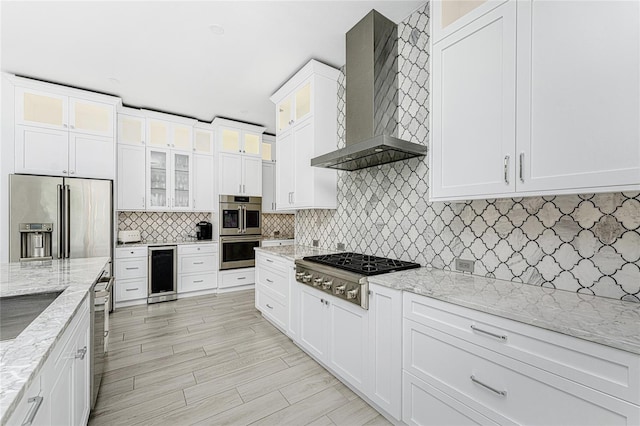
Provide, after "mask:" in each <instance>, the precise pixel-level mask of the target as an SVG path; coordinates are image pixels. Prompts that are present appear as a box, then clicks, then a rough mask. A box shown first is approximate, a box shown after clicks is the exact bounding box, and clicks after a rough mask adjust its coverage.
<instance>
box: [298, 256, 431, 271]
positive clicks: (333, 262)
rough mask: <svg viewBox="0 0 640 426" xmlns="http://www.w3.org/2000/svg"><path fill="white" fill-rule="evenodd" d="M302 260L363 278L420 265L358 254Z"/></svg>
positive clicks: (314, 257)
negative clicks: (363, 276)
mask: <svg viewBox="0 0 640 426" xmlns="http://www.w3.org/2000/svg"><path fill="white" fill-rule="evenodd" d="M304 260H307V261H309V262H315V263H321V264H323V265H328V266H333V267H334V268H338V269H343V270H345V271H350V272H355V273H357V274H362V275H365V276H372V275H379V274H386V273H388V272H397V271H403V270H405V269H412V268H419V267H420V264H418V263H413V262H405V261H403V260H395V259H387V258H384V257H376V256H369V255H366V254H359V253H336V254H326V255H321V256H307V257H305V258H304Z"/></svg>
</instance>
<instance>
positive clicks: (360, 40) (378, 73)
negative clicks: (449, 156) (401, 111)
mask: <svg viewBox="0 0 640 426" xmlns="http://www.w3.org/2000/svg"><path fill="white" fill-rule="evenodd" d="M397 33H398V31H397V26H396V24H394V23H393V22H392V21H390V20H389V19H387V18H385V17H384V16H382V15H381V14H380V13H378V12H377V11H375V10H372V11H371V12H369V13H368V14H367V15H366V16H365V17H364V18H363V19H362V20H361V21H360V22H358V23H357V24H356V25H355V26H354V27H353V28H352V29H350V30H349V32H347V36H346V39H347V65H346V78H347V90H346V128H347V129H346V147H345V148H342V149H339V150H337V151H333V152H330V153H327V154H324V155H321V156H319V157H316V158H313V159H312V160H311V165H312V166H316V167H327V168H332V169H339V170H349V171H353V170H359V169H364V168H367V167H373V166H379V165H381V164H386V163H392V162H395V161H401V160H406V159H409V158H413V157H420V156H424V155H426V153H427V147H426V146H425V145H420V144H417V143H413V142H409V141H405V140H402V139H398V138H397V137H395V136H393V135H395V134H397V132H398V37H397Z"/></svg>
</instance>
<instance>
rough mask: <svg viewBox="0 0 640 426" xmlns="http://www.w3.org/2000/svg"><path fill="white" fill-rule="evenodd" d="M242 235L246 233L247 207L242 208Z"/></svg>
mask: <svg viewBox="0 0 640 426" xmlns="http://www.w3.org/2000/svg"><path fill="white" fill-rule="evenodd" d="M242 233H243V234H246V233H247V206H242Z"/></svg>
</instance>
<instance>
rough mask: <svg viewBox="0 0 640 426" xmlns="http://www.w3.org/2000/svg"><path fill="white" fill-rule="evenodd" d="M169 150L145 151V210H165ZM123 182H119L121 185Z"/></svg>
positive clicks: (167, 192) (166, 205)
mask: <svg viewBox="0 0 640 426" xmlns="http://www.w3.org/2000/svg"><path fill="white" fill-rule="evenodd" d="M169 166H170V159H169V150H167V149H158V148H149V149H148V150H147V209H149V210H166V209H167V208H169V207H170V204H169V201H170V200H169V197H170V195H169V194H170V192H169V182H170V180H169V174H170V170H169V168H170V167H169ZM122 184H125V185H126V183H125V182H121V185H122Z"/></svg>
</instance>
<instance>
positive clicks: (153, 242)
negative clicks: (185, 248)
mask: <svg viewBox="0 0 640 426" xmlns="http://www.w3.org/2000/svg"><path fill="white" fill-rule="evenodd" d="M217 243H218V240H196V239H183V240H143V241H140V242H139V243H118V244H117V245H116V248H129V247H148V246H177V245H182V244H217Z"/></svg>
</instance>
